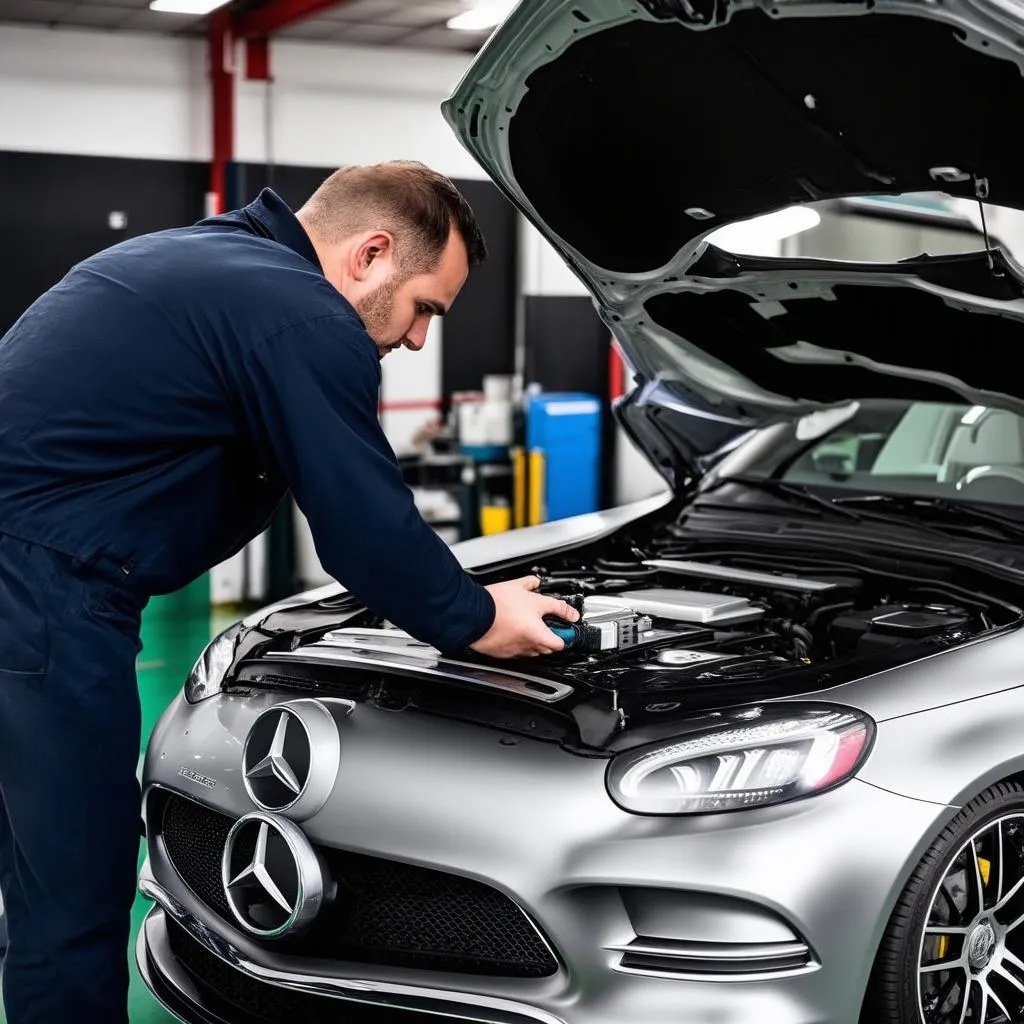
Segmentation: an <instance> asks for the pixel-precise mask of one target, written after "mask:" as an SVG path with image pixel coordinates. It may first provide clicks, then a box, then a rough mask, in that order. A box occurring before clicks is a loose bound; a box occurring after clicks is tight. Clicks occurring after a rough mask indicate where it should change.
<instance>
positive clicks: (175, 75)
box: [0, 25, 484, 178]
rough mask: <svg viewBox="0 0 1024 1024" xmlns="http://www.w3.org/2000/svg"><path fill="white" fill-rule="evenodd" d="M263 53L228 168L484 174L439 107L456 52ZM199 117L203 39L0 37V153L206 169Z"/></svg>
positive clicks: (248, 87) (454, 71)
mask: <svg viewBox="0 0 1024 1024" xmlns="http://www.w3.org/2000/svg"><path fill="white" fill-rule="evenodd" d="M271 50H272V53H271V57H272V68H273V72H274V76H275V81H274V83H273V84H272V86H271V87H270V89H269V90H268V89H267V86H266V84H265V83H262V82H246V81H244V80H241V81H239V84H238V97H237V127H236V152H237V157H238V159H239V160H242V161H248V162H252V163H262V162H265V161H266V159H267V156H268V146H269V154H270V156H271V158H272V159H274V160H275V161H278V162H282V163H288V164H295V165H311V166H325V167H329V166H332V165H338V164H342V163H352V162H365V161H372V160H388V159H392V158H394V157H399V156H402V157H409V158H412V159H417V160H423V161H424V162H426V163H429V164H431V165H432V166H434V167H437V169H438V170H440V171H442V172H443V173H445V174H448V175H449V176H452V177H467V178H481V177H484V175H483V174H482V173H481V171H480V170H479V169H478V168H477V166H476V164H475V163H474V161H473V160H472V159H471V158H470V157H469V155H468V154H467V153H466V152H465V151H464V150H463V149H462V147H461V146H460V145H459V144H458V143H457V142H456V140H455V138H454V137H453V136H452V134H451V132H450V131H449V130H448V127H447V125H446V124H445V123H444V119H443V118H442V117H441V114H440V111H439V110H438V103H439V101H440V100H441V99H442V98H443V97H444V96H446V95H448V93H449V91H450V90H451V88H452V87H453V86H454V85H455V84H456V82H457V81H458V79H459V78H460V77H461V75H462V73H463V71H464V70H465V68H466V66H467V64H468V57H467V56H463V55H458V54H456V55H451V54H444V53H437V54H435V53H420V52H415V51H408V50H406V51H401V52H397V53H396V51H393V50H381V49H377V48H371V47H351V46H341V45H337V44H332V45H323V44H316V43H304V42H289V41H287V40H282V41H274V42H273V43H272V46H271ZM241 53H242V51H241V49H239V57H240V58H241ZM239 77H240V78H241V76H239ZM268 93H269V104H270V111H271V114H272V130H271V132H270V133H269V137H268V133H267V132H266V131H265V127H266V110H267V107H266V104H267V102H268ZM209 117H210V110H209V98H208V90H207V81H206V45H205V41H204V40H202V39H178V38H174V37H165V36H150V35H133V34H128V33H114V32H92V31H87V30H82V31H79V30H72V29H64V30H49V29H37V28H32V27H22V26H18V25H4V26H3V31H2V32H0V150H19V151H32V152H46V153H76V154H92V155H96V156H123V157H146V158H157V159H167V160H200V161H206V160H209V159H210V128H209V124H210V122H209Z"/></svg>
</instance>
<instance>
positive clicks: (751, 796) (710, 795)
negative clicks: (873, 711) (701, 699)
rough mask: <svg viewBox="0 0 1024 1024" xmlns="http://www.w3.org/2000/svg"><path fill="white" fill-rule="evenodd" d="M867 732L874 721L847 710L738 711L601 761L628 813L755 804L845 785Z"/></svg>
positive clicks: (781, 707) (860, 759)
mask: <svg viewBox="0 0 1024 1024" xmlns="http://www.w3.org/2000/svg"><path fill="white" fill-rule="evenodd" d="M873 737H874V722H873V721H872V720H871V719H870V718H868V716H867V715H864V714H862V713H861V712H859V711H854V710H853V709H851V708H842V707H837V706H835V705H828V706H822V705H817V706H808V705H794V704H776V705H764V706H760V707H752V708H744V709H741V710H739V711H737V712H730V713H728V714H726V715H723V716H722V718H721V719H720V720H719V721H718V723H717V724H715V725H714V726H711V727H709V728H707V729H701V730H700V731H699V732H695V733H691V734H689V735H687V736H685V737H681V738H679V739H678V740H673V741H669V742H662V743H658V744H652V745H651V746H646V747H641V748H639V749H637V750H630V751H628V752H626V753H623V754H620V755H619V756H618V757H616V758H614V759H613V760H612V761H611V763H610V764H609V766H608V776H607V780H608V790H609V792H610V793H611V797H612V799H613V800H614V801H615V802H616V803H617V804H618V805H619V806H620V807H622V808H623V809H624V810H627V811H632V812H633V813H635V814H707V813H709V812H713V811H735V810H741V809H743V808H746V807H763V806H764V805H766V804H777V803H782V802H783V801H785V800H793V799H795V798H797V797H801V796H808V795H810V794H812V793H820V792H823V791H824V790H826V789H831V788H832V787H833V786H837V785H839V784H840V783H842V782H845V781H846V780H847V779H849V778H850V777H851V776H852V775H854V773H855V772H856V771H857V770H858V769H859V768H860V766H861V765H862V764H863V763H864V759H865V757H866V756H867V753H868V750H869V748H870V746H871V741H872V739H873Z"/></svg>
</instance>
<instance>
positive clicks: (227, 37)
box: [207, 0, 348, 214]
mask: <svg viewBox="0 0 1024 1024" xmlns="http://www.w3.org/2000/svg"><path fill="white" fill-rule="evenodd" d="M347 2H348V0H269V2H268V3H265V4H264V5H263V6H262V7H259V8H257V9H256V10H254V11H249V12H248V13H246V14H241V15H237V16H233V15H232V14H231V11H230V6H227V7H221V8H219V9H218V10H216V11H214V12H213V14H211V15H210V24H209V43H210V83H211V90H212V93H213V159H212V161H211V165H210V198H209V204H208V205H209V209H208V211H207V212H208V213H211V214H215V213H222V212H223V211H224V209H225V197H226V195H227V174H228V167H229V165H230V164H231V163H232V162H233V160H234V158H235V58H234V52H235V40H236V39H244V40H245V43H246V53H245V56H246V62H245V63H246V76H247V77H248V78H250V79H257V80H262V81H270V79H271V72H270V48H269V46H268V42H267V37H268V36H270V35H272V34H273V33H274V32H278V31H280V30H281V29H282V28H285V27H287V26H288V25H292V24H294V23H295V22H297V21H301V20H302V19H303V18H309V17H312V16H313V15H315V14H319V13H320V12H321V11H325V10H327V9H328V8H330V7H338V6H339V5H340V4H343V3H347Z"/></svg>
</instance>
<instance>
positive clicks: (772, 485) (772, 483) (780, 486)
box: [697, 475, 864, 520]
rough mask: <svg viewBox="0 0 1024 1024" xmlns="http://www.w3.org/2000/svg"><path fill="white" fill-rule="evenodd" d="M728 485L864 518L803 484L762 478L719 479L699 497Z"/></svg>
mask: <svg viewBox="0 0 1024 1024" xmlns="http://www.w3.org/2000/svg"><path fill="white" fill-rule="evenodd" d="M728 484H741V485H743V486H745V487H751V488H755V489H757V490H761V491H765V492H767V493H768V494H774V495H777V496H778V497H781V498H794V499H796V500H797V501H802V502H803V503H804V504H805V505H809V506H812V507H814V508H815V509H820V510H821V511H824V512H831V513H832V514H833V515H835V514H836V513H838V514H839V515H841V516H846V517H847V518H848V519H856V520H861V519H863V518H864V517H863V516H862V515H861V514H860V513H859V512H854V511H853V509H850V508H840V507H839V506H838V505H836V504H835V503H834V502H831V501H829V500H828V498H823V497H821V495H818V494H815V493H814V492H813V491H810V490H808V489H807V488H806V487H804V486H803V485H801V484H790V483H786V481H785V480H772V479H769V478H766V477H760V476H742V475H738V476H723V477H719V478H718V479H717V480H715V481H714V483H712V484H710V485H709V486H707V487H705V488H704V489H703V490H702V491H701V492H700V493H699V494H698V495H697V497H698V498H701V497H703V496H704V495H705V494H711V493H712V492H714V491H717V490H719V489H720V488H722V487H725V486H727V485H728ZM761 511H763V508H762V509H761Z"/></svg>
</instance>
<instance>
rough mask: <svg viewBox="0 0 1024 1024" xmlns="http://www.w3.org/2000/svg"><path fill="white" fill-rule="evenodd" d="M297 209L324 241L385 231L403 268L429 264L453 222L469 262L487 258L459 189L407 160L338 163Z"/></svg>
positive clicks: (412, 270)
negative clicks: (341, 165) (393, 239)
mask: <svg viewBox="0 0 1024 1024" xmlns="http://www.w3.org/2000/svg"><path fill="white" fill-rule="evenodd" d="M299 212H300V214H301V215H302V218H303V220H304V222H305V223H306V224H307V226H308V227H309V228H310V230H311V231H312V232H313V233H314V234H315V235H316V236H317V237H318V238H320V239H322V240H323V241H324V242H326V243H328V244H333V243H336V242H340V241H342V240H343V239H345V238H350V237H351V236H352V235H356V234H359V233H360V232H361V231H372V230H373V229H375V228H380V229H383V230H385V231H388V232H390V233H391V234H392V235H394V237H395V241H396V245H395V260H396V264H397V265H398V267H399V268H400V269H401V270H403V271H404V272H405V273H406V274H421V273H428V272H430V271H431V270H433V269H434V268H435V267H436V266H437V264H438V262H439V261H440V259H441V255H442V253H443V252H444V249H445V246H446V245H447V243H448V238H449V236H450V234H451V230H452V228H453V227H454V229H455V230H456V231H457V232H458V233H459V235H460V236H461V238H462V241H463V242H464V243H465V246H466V254H467V256H468V257H469V266H470V267H471V268H472V267H477V266H479V265H480V264H481V263H483V261H484V260H485V259H486V258H487V245H486V243H485V242H484V236H483V232H482V231H481V230H480V225H479V224H478V223H477V220H476V216H475V214H474V213H473V210H472V208H471V207H470V205H469V203H467V202H466V200H465V198H464V197H463V196H462V193H461V192H459V190H458V189H457V188H456V187H455V186H454V185H453V184H452V182H451V181H449V180H448V178H446V177H444V175H442V174H438V173H437V172H436V171H433V170H431V169H430V168H429V167H427V166H425V165H424V164H421V163H418V162H417V161H413V160H395V161H391V162H388V163H381V164H367V165H356V166H351V167H342V168H341V169H340V170H338V171H335V172H334V173H333V174H332V175H331V176H330V177H329V178H328V179H327V180H326V181H325V182H324V183H323V184H322V185H321V186H320V187H319V188H318V189H317V190H316V192H314V193H313V195H312V196H310V198H309V201H308V202H307V203H306V204H305V206H303V208H302V209H301V210H300V211H299Z"/></svg>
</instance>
